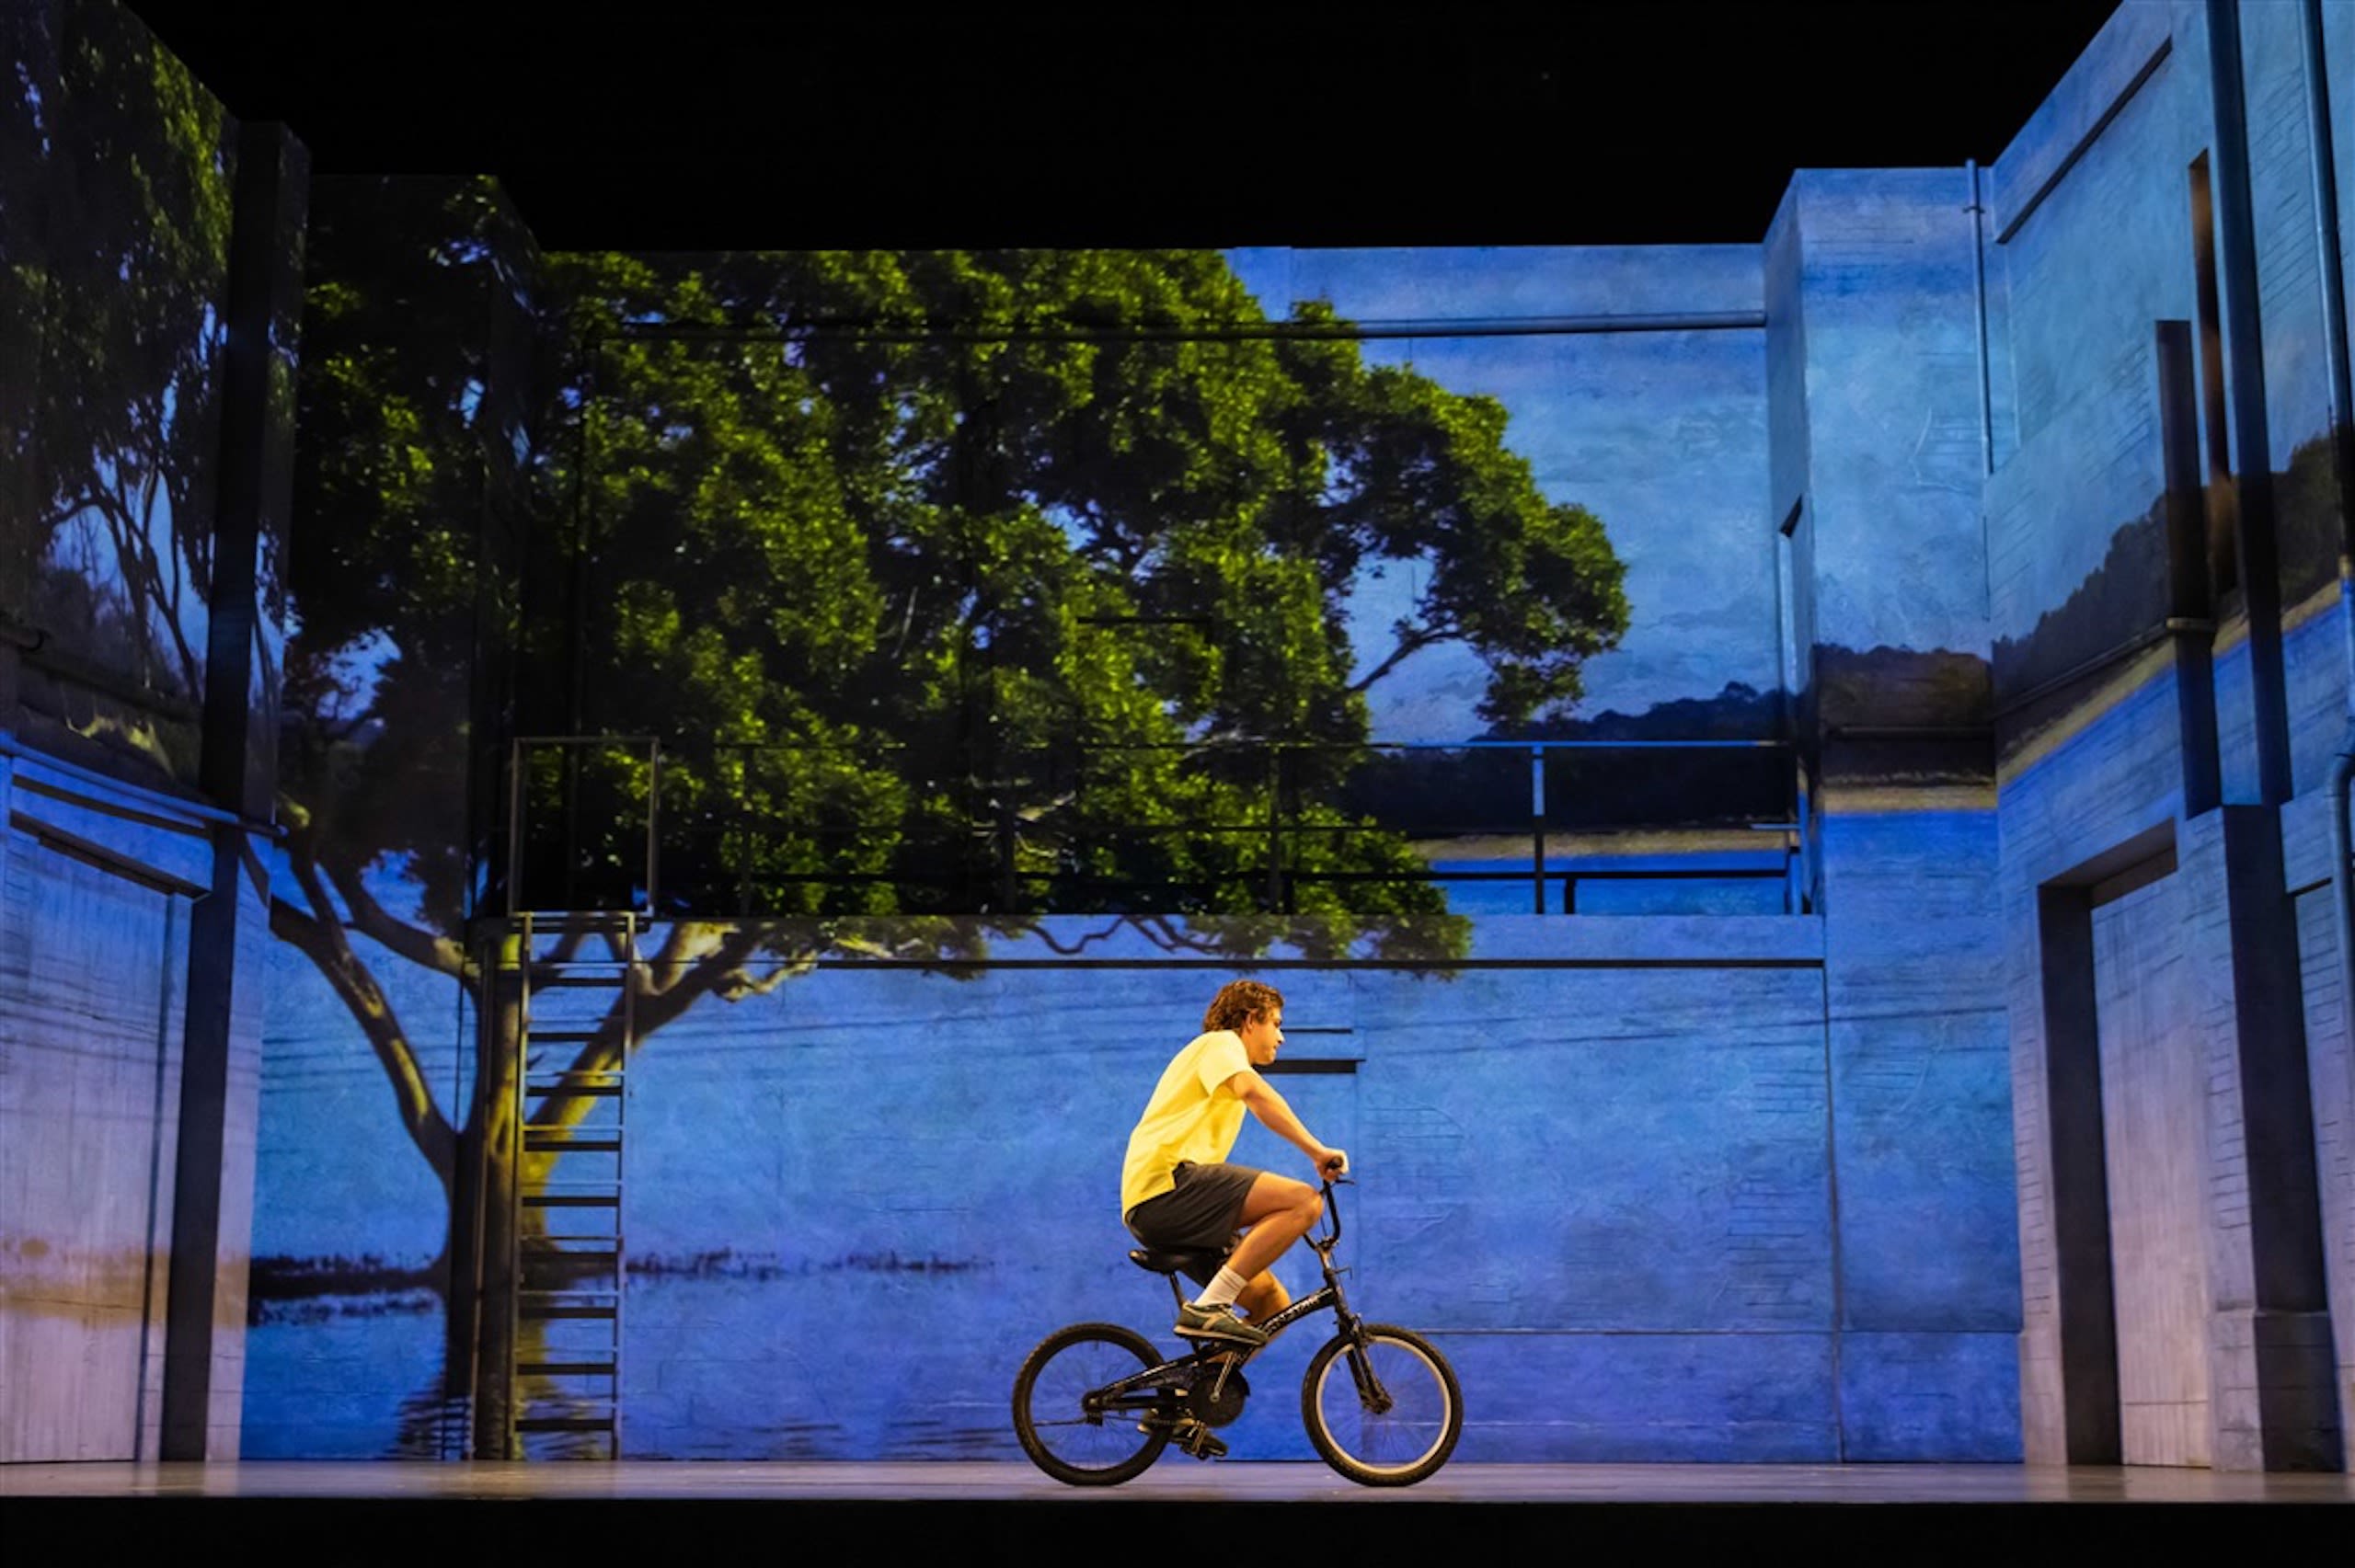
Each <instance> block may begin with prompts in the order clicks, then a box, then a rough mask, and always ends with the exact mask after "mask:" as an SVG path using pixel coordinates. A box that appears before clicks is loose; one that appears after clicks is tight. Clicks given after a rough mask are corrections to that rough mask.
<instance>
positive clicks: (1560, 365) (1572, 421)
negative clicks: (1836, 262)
mask: <svg viewBox="0 0 2355 1568" xmlns="http://www.w3.org/2000/svg"><path fill="white" fill-rule="evenodd" d="M1228 260H1229V262H1230V264H1231V265H1233V266H1234V268H1235V271H1236V273H1237V275H1238V276H1239V277H1241V278H1242V280H1243V281H1244V284H1245V286H1246V288H1248V289H1249V290H1250V291H1251V292H1253V294H1254V295H1255V296H1256V297H1258V300H1259V301H1260V303H1261V304H1262V305H1263V307H1265V308H1266V309H1267V310H1268V312H1269V315H1274V316H1281V315H1287V314H1289V311H1290V305H1291V302H1292V301H1294V300H1304V299H1324V300H1327V301H1330V302H1331V303H1332V304H1333V306H1334V308H1335V309H1336V310H1337V311H1338V313H1339V314H1340V315H1342V316H1344V317H1346V318H1348V319H1350V320H1352V321H1355V322H1357V323H1359V324H1360V325H1363V326H1373V325H1378V324H1396V323H1401V322H1414V323H1431V324H1433V330H1432V332H1431V333H1430V335H1429V336H1417V337H1412V338H1378V339H1373V340H1369V341H1368V342H1367V343H1366V344H1365V345H1364V353H1365V357H1366V359H1367V360H1368V361H1369V362H1373V363H1387V364H1411V365H1412V366H1413V367H1414V368H1415V369H1416V370H1417V371H1419V372H1421V373H1422V374H1424V375H1427V376H1429V377H1430V378H1431V379H1432V380H1434V381H1436V382H1438V383H1440V384H1441V385H1442V386H1445V387H1447V388H1448V389H1449V390H1451V391H1454V392H1460V393H1467V394H1484V395H1489V396H1493V397H1495V398H1497V399H1498V400H1499V402H1501V403H1502V404H1503V405H1504V406H1505V408H1506V410H1507V413H1508V415H1509V416H1510V423H1509V424H1508V426H1507V434H1506V441H1507V444H1508V445H1509V446H1510V447H1511V449H1512V450H1513V451H1515V452H1519V453H1521V454H1522V456H1523V457H1525V458H1527V459H1528V460H1529V462H1530V464H1531V468H1532V470H1533V472H1534V476H1535V478H1536V480H1537V484H1538V486H1539V488H1540V489H1541V490H1542V491H1543V492H1544V493H1545V495H1546V497H1547V498H1550V499H1552V500H1555V501H1557V502H1569V503H1575V504H1578V505H1581V506H1584V507H1586V508H1587V509H1589V510H1591V511H1592V512H1594V513H1595V514H1596V515H1597V516H1598V517H1600V518H1601V519H1602V520H1603V525H1604V528H1605V530H1606V531H1607V532H1609V534H1610V537H1611V541H1612V544H1613V546H1614V549H1616V550H1617V551H1618V553H1619V555H1620V558H1621V559H1622V560H1623V561H1625V562H1626V566H1627V584H1626V587H1627V597H1628V601H1629V604H1630V608H1631V612H1632V621H1631V624H1630V626H1629V629H1628V632H1627V635H1626V637H1625V638H1624V639H1623V641H1622V642H1621V644H1620V646H1619V647H1617V648H1615V649H1614V650H1613V651H1611V652H1609V653H1607V654H1605V655H1603V657H1601V658H1597V659H1595V660H1593V661H1592V662H1591V664H1590V665H1589V666H1588V668H1587V697H1586V700H1585V701H1584V703H1583V704H1581V711H1582V712H1586V713H1590V714H1591V713H1596V712H1600V711H1602V710H1603V709H1606V708H1617V709H1620V710H1621V711H1624V712H1635V711H1640V710H1641V709H1644V708H1648V707H1650V706H1652V705H1654V704H1659V703H1662V702H1669V701H1673V700H1675V699H1678V698H1682V697H1706V696H1710V695H1714V694H1715V693H1716V692H1718V691H1719V690H1720V689H1722V688H1723V687H1724V686H1725V684H1726V683H1727V682H1728V681H1745V682H1747V683H1749V684H1751V685H1752V686H1756V687H1760V688H1764V687H1767V686H1770V685H1771V684H1772V683H1773V681H1774V679H1775V600H1774V578H1773V568H1774V552H1773V543H1774V532H1773V529H1772V526H1771V521H1770V520H1769V519H1768V518H1767V516H1766V513H1767V509H1768V506H1767V497H1766V488H1767V466H1766V388H1765V380H1766V361H1765V352H1766V350H1765V334H1764V333H1763V330H1760V329H1756V328H1748V329H1738V330H1706V331H1647V332H1614V333H1575V334H1568V333H1545V334H1533V335H1525V336H1485V335H1484V336H1465V335H1462V334H1453V335H1452V334H1450V333H1448V331H1447V330H1446V326H1447V324H1448V323H1451V322H1462V323H1465V324H1467V325H1468V324H1471V323H1480V324H1483V325H1484V326H1491V327H1492V326H1494V325H1495V324H1498V323H1501V322H1512V321H1527V320H1532V319H1538V320H1543V319H1548V318H1559V317H1566V316H1595V315H1671V314H1703V313H1706V314H1729V313H1740V312H1754V311H1756V310H1758V309H1759V308H1760V302H1761V299H1762V297H1763V296H1762V291H1763V279H1762V274H1761V271H1760V263H1759V253H1758V250H1757V248H1756V247H1755V246H1676V247H1579V248H1575V249H1573V248H1557V247H1527V248H1497V247H1490V248H1464V249H1429V250H1405V249H1399V250H1337V251H1299V250H1284V249H1256V250H1237V251H1232V252H1230V253H1228ZM1422 580H1423V573H1422V571H1421V570H1420V569H1419V567H1417V565H1416V564H1415V563H1406V564H1404V565H1403V566H1399V567H1392V568H1391V569H1390V570H1388V571H1387V572H1385V573H1384V576H1383V577H1382V578H1380V579H1378V580H1376V579H1373V578H1370V577H1369V578H1361V581H1360V583H1359V585H1358V587H1357V589H1356V590H1355V591H1354V592H1353V594H1352V596H1351V606H1350V608H1351V635H1352V637H1353V639H1354V640H1355V643H1356V647H1357V652H1358V657H1359V661H1360V665H1361V668H1363V667H1366V666H1369V665H1371V664H1372V663H1373V662H1375V661H1378V660H1379V659H1380V658H1382V657H1383V655H1384V653H1385V652H1386V651H1387V650H1388V647H1389V635H1388V628H1389V626H1390V624H1391V623H1392V621H1393V620H1394V619H1396V617H1397V616H1398V614H1400V613H1401V612H1402V611H1403V610H1404V609H1405V608H1406V607H1407V605H1409V604H1410V603H1411V602H1412V599H1413V595H1414V593H1415V592H1416V590H1417V589H1418V587H1419V584H1420V582H1421V581H1422ZM1485 681H1486V672H1485V670H1484V669H1483V668H1482V666H1481V664H1480V661H1479V659H1478V658H1476V656H1475V655H1474V654H1473V653H1472V652H1471V651H1470V650H1468V649H1466V648H1464V647H1453V646H1448V647H1436V648H1431V649H1427V650H1425V651H1424V652H1422V653H1419V654H1417V655H1416V656H1414V657H1413V658H1409V659H1408V660H1407V662H1405V663H1404V664H1402V665H1401V666H1400V667H1399V668H1398V669H1397V670H1396V671H1395V672H1393V674H1392V675H1391V676H1390V677H1389V678H1388V679H1387V680H1386V681H1384V683H1383V684H1382V685H1381V686H1379V687H1377V688H1376V689H1375V690H1374V691H1373V692H1371V693H1370V695H1371V697H1372V698H1373V704H1374V726H1375V732H1376V734H1377V736H1378V737H1379V738H1384V739H1389V740H1422V741H1430V740H1456V739H1464V738H1469V737H1471V736H1473V735H1475V734H1477V733H1478V732H1479V730H1480V729H1481V727H1482V726H1481V724H1480V722H1479V720H1478V718H1477V717H1476V715H1475V712H1474V709H1475V707H1476V704H1477V702H1478V700H1479V696H1480V692H1481V690H1482V688H1483V686H1484V684H1485Z"/></svg>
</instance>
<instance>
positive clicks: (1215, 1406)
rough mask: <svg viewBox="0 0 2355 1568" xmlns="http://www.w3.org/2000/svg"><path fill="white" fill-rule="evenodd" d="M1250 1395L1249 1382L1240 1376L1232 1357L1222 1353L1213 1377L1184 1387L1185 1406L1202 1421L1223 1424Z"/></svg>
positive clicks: (1235, 1413) (1238, 1413)
mask: <svg viewBox="0 0 2355 1568" xmlns="http://www.w3.org/2000/svg"><path fill="white" fill-rule="evenodd" d="M1250 1396H1251V1385H1250V1384H1248V1383H1246V1382H1245V1381H1244V1380H1243V1374H1242V1372H1241V1371H1239V1370H1238V1369H1237V1367H1236V1362H1235V1357H1233V1356H1222V1357H1221V1358H1220V1366H1219V1372H1218V1376H1217V1377H1216V1378H1214V1379H1211V1380H1210V1381H1209V1382H1207V1383H1204V1382H1197V1383H1195V1384H1194V1386H1193V1387H1192V1388H1191V1389H1189V1390H1188V1391H1186V1408H1187V1409H1188V1410H1190V1411H1192V1412H1193V1413H1194V1418H1195V1419H1196V1420H1198V1421H1200V1422H1201V1423H1202V1424H1203V1425H1207V1426H1223V1425H1226V1424H1227V1423H1228V1422H1230V1421H1232V1420H1234V1419H1235V1417H1236V1416H1238V1415H1240V1414H1242V1413H1243V1402H1244V1401H1245V1400H1246V1399H1248V1398H1249V1397H1250Z"/></svg>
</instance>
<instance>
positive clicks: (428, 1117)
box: [270, 856, 458, 1191]
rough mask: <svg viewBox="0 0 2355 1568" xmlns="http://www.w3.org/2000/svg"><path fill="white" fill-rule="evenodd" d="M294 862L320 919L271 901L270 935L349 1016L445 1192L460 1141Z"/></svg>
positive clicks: (310, 877) (321, 892)
mask: <svg viewBox="0 0 2355 1568" xmlns="http://www.w3.org/2000/svg"><path fill="white" fill-rule="evenodd" d="M290 858H292V859H293V861H294V864H295V875H296V876H297V877H298V878H299V879H301V880H302V882H303V885H304V892H305V893H306V894H307V895H309V897H310V898H311V903H312V908H313V909H315V910H319V911H320V913H319V914H318V915H317V916H316V917H314V916H311V915H305V914H304V913H302V912H301V911H300V910H296V909H295V908H294V906H293V905H292V904H290V903H288V902H287V901H286V900H285V899H283V898H272V899H271V900H270V934H272V935H273V936H276V937H278V938H279V939H280V940H281V941H284V942H288V943H292V944H293V945H294V946H295V948H297V949H298V950H299V951H300V952H301V953H302V954H303V955H304V956H305V957H307V958H309V959H310V960H311V962H312V964H313V965H315V966H316V967H317V969H318V971H319V973H320V974H321V975H323V976H325V977H326V979H327V983H328V984H329V985H330V986H333V987H334V988H335V992H336V995H337V996H339V997H340V998H341V999H342V1000H343V1004H344V1006H345V1007H346V1008H348V1009H350V1013H351V1016H352V1018H353V1019H354V1021H356V1022H357V1023H358V1024H359V1025H360V1029H361V1032H362V1034H364V1035H365V1036H367V1037H368V1045H369V1047H370V1048H371V1049H372V1050H373V1051H374V1052H375V1053H376V1060H377V1062H378V1063H379V1064H380V1065H381V1066H382V1067H383V1068H384V1070H385V1078H386V1079H387V1080H388V1081H389V1082H390V1083H391V1085H392V1090H393V1100H394V1103H395V1104H396V1106H397V1108H398V1110H399V1112H400V1118H401V1125H402V1126H403V1127H406V1128H408V1136H409V1140H410V1141H411V1142H413V1143H415V1144H416V1145H417V1148H418V1152H419V1153H420V1154H423V1155H424V1156H425V1162H426V1163H427V1164H429V1165H431V1167H432V1168H433V1173H434V1174H435V1175H437V1176H439V1177H440V1178H441V1179H442V1188H443V1190H444V1191H447V1190H448V1189H449V1187H450V1185H451V1184H452V1182H453V1181H454V1179H455V1178H456V1174H457V1152H458V1139H457V1135H456V1133H454V1131H453V1130H452V1129H451V1127H450V1123H449V1121H448V1119H447V1118H445V1117H444V1116H442V1113H441V1111H440V1110H439V1109H438V1108H436V1107H435V1105H434V1104H433V1092H432V1091H431V1089H429V1088H428V1087H427V1086H426V1082H425V1074H424V1072H423V1070H421V1069H420V1068H419V1066H418V1061H417V1052H416V1051H415V1050H414V1049H413V1048H412V1047H410V1045H409V1041H408V1033H407V1031H405V1030H404V1029H402V1027H401V1024H400V1020H399V1019H398V1018H396V1017H395V1016H394V1013H393V1007H392V1003H391V1002H390V1001H387V1000H386V999H385V992H384V989H383V988H382V987H381V986H379V985H377V983H376V978H375V977H374V976H373V975H372V974H370V973H369V972H368V967H367V966H366V965H365V964H362V962H361V961H360V959H359V957H358V956H357V955H355V954H354V953H353V952H352V951H351V947H350V944H348V943H346V942H345V941H344V940H343V928H342V927H341V926H340V925H339V924H338V923H337V922H336V921H335V918H334V912H333V906H331V905H329V904H328V903H327V901H326V889H325V888H324V887H320V886H319V885H318V876H317V872H316V868H311V869H310V870H309V871H308V873H307V875H306V873H305V868H304V859H303V857H299V856H296V857H290Z"/></svg>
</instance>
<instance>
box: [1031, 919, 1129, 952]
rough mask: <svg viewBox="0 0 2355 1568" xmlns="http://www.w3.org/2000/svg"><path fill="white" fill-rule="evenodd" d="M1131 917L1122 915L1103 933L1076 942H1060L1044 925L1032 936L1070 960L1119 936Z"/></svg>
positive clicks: (1033, 932)
mask: <svg viewBox="0 0 2355 1568" xmlns="http://www.w3.org/2000/svg"><path fill="white" fill-rule="evenodd" d="M1129 920H1130V917H1129V916H1127V915H1122V916H1120V918H1119V919H1117V920H1115V921H1113V922H1112V923H1111V924H1110V925H1108V926H1106V927H1105V928H1104V929H1103V930H1102V931H1091V932H1089V933H1087V934H1086V935H1085V936H1083V937H1081V938H1080V939H1079V940H1078V941H1076V942H1062V941H1058V940H1057V939H1056V937H1055V933H1053V932H1051V931H1049V930H1047V929H1046V927H1044V926H1043V925H1041V926H1038V927H1035V928H1034V929H1033V930H1032V932H1031V934H1032V935H1034V936H1036V937H1037V938H1038V939H1039V940H1040V941H1041V942H1043V943H1045V944H1047V946H1048V947H1049V949H1051V951H1053V952H1056V953H1060V954H1062V955H1063V956H1064V957H1066V958H1069V957H1072V956H1075V955H1078V954H1081V953H1085V952H1086V951H1087V949H1088V948H1089V947H1091V946H1093V945H1095V944H1097V943H1098V942H1106V941H1109V940H1110V939H1111V938H1112V937H1114V936H1117V935H1118V934H1120V928H1121V927H1122V926H1124V925H1127V924H1128V923H1129Z"/></svg>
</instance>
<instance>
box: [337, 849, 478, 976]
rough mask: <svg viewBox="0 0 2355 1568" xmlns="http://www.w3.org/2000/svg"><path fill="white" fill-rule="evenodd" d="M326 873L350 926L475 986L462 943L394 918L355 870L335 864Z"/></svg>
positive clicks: (473, 970)
mask: <svg viewBox="0 0 2355 1568" xmlns="http://www.w3.org/2000/svg"><path fill="white" fill-rule="evenodd" d="M327 876H328V877H329V878H330V879H331V880H333V882H334V883H335V889H336V891H337V892H339V893H340V894H342V895H343V902H344V907H345V908H347V909H349V910H350V911H351V921H350V926H351V929H352V930H354V931H356V932H358V933H360V934H361V935H362V936H364V937H367V938H368V939H369V940H371V941H373V942H376V943H380V944H383V945H384V946H385V947H388V948H390V949H391V950H392V951H393V952H395V953H396V954H398V955H400V956H402V957H404V958H406V959H408V961H409V962H410V963H412V964H418V965H421V966H423V967H426V968H428V969H431V970H432V971H433V972H434V973H435V974H437V975H447V976H449V977H450V978H451V979H454V980H457V981H459V982H461V983H462V984H464V985H465V987H466V989H467V990H477V982H478V981H479V980H480V979H481V976H480V975H479V974H477V972H476V967H475V966H474V965H472V964H469V963H468V962H467V961H466V950H465V946H464V944H460V943H457V942H454V941H452V940H451V939H450V938H449V937H446V936H436V935H435V934H433V933H431V932H429V931H420V930H419V929H418V928H417V927H416V926H413V925H410V924H409V923H408V921H403V920H399V919H396V917H395V916H393V915H392V914H391V913H390V912H388V911H387V910H385V907H384V906H383V905H382V904H379V903H378V902H376V899H375V896H374V895H373V894H372V893H370V892H369V891H368V888H367V886H366V885H365V884H364V883H362V881H361V878H360V874H359V873H358V872H357V871H354V870H352V869H350V868H349V867H343V866H339V867H334V868H331V869H329V871H328V872H327Z"/></svg>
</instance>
